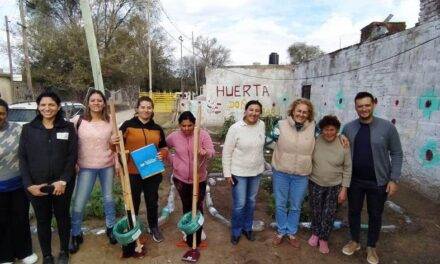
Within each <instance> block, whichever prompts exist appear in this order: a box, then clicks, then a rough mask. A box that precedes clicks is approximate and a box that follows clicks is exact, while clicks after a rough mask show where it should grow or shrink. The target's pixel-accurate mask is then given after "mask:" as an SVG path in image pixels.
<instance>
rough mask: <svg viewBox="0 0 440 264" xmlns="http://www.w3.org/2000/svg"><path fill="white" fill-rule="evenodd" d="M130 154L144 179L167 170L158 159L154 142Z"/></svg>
mask: <svg viewBox="0 0 440 264" xmlns="http://www.w3.org/2000/svg"><path fill="white" fill-rule="evenodd" d="M130 155H131V158H132V159H133V162H134V164H135V165H136V168H137V169H138V171H139V174H140V175H141V177H142V179H145V178H148V177H150V176H153V175H155V174H158V173H161V172H163V171H165V166H164V164H163V162H162V161H160V160H159V159H157V148H156V146H155V145H154V144H150V145H147V146H145V147H142V148H140V149H137V150H135V151H132V152H131V153H130Z"/></svg>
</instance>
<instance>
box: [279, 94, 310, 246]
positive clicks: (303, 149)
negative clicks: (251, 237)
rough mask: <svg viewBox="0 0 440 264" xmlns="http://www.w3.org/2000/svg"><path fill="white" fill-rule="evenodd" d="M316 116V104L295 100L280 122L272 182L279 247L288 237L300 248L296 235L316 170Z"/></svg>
mask: <svg viewBox="0 0 440 264" xmlns="http://www.w3.org/2000/svg"><path fill="white" fill-rule="evenodd" d="M313 116H314V112H313V105H312V103H311V102H310V101H309V100H307V99H303V98H301V99H297V100H295V101H294V102H293V103H292V107H291V109H290V110H289V112H288V117H287V118H286V119H284V120H281V121H280V122H279V130H280V135H279V138H278V141H277V143H276V145H275V149H274V152H273V156H272V167H273V177H272V181H273V183H272V184H273V192H274V195H275V219H276V223H277V227H278V230H277V233H276V234H275V236H274V238H273V240H272V243H273V245H275V246H276V245H279V244H281V242H282V240H283V237H284V236H287V237H288V238H289V243H290V245H291V246H292V247H294V248H299V247H300V242H299V240H298V238H297V237H296V236H295V235H296V233H297V231H298V224H299V217H300V213H301V204H302V201H303V199H304V195H305V192H306V190H307V183H308V180H309V179H308V176H309V175H310V173H311V172H312V153H313V148H314V146H315V123H314V121H313ZM288 205H289V207H288Z"/></svg>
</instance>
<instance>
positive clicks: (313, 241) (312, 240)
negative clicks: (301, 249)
mask: <svg viewBox="0 0 440 264" xmlns="http://www.w3.org/2000/svg"><path fill="white" fill-rule="evenodd" d="M318 240H319V237H318V236H317V235H315V234H312V236H311V237H310V238H309V241H308V242H309V245H310V246H312V247H316V246H317V245H318Z"/></svg>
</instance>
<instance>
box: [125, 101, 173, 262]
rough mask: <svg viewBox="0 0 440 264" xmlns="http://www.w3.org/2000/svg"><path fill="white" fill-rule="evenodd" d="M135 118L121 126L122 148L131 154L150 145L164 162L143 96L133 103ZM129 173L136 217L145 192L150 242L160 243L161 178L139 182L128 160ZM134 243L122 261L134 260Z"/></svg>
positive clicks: (161, 139)
mask: <svg viewBox="0 0 440 264" xmlns="http://www.w3.org/2000/svg"><path fill="white" fill-rule="evenodd" d="M135 110H136V115H135V116H134V117H133V118H132V119H130V120H127V121H125V122H124V123H123V124H122V126H121V128H120V129H121V131H122V133H123V137H124V142H125V148H126V149H127V150H128V151H134V150H137V149H139V148H141V147H144V146H147V145H149V144H154V145H155V146H156V147H157V148H158V149H159V152H158V158H159V159H161V160H162V159H163V158H166V155H167V153H168V151H167V144H166V141H165V134H164V132H163V129H162V127H160V126H159V125H158V124H156V123H155V122H154V120H153V116H154V104H153V100H151V98H150V97H148V96H142V97H140V98H139V99H138V101H137V103H136V109H135ZM128 172H129V174H130V186H131V195H132V198H133V205H134V210H135V213H136V215H138V213H139V205H140V203H141V194H142V192H144V197H145V204H146V207H147V216H148V226H149V228H150V232H151V234H152V237H153V240H154V241H156V242H157V243H159V242H162V240H163V236H162V234H161V232H160V230H159V226H158V199H159V194H158V191H159V185H160V183H161V182H162V174H161V173H159V174H156V175H153V176H150V177H148V178H146V179H142V177H141V175H140V174H139V172H138V170H137V168H136V166H135V164H134V163H133V160H132V159H131V157H129V158H128ZM134 248H135V243H131V244H130V245H128V246H126V247H123V257H129V256H135V252H134Z"/></svg>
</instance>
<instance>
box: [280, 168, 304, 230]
mask: <svg viewBox="0 0 440 264" xmlns="http://www.w3.org/2000/svg"><path fill="white" fill-rule="evenodd" d="M308 181H309V177H307V176H301V175H295V174H288V173H284V172H281V171H276V170H273V176H272V184H273V193H274V195H275V220H276V222H277V226H278V234H280V235H295V234H296V232H297V231H298V224H299V216H300V214H301V205H302V202H303V199H304V195H305V193H306V191H307V185H308ZM288 205H290V206H289V207H288Z"/></svg>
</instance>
